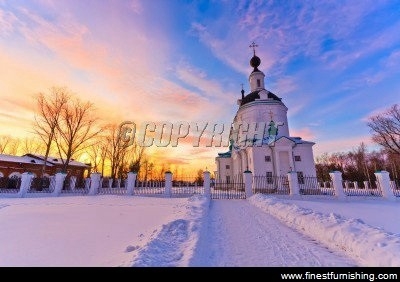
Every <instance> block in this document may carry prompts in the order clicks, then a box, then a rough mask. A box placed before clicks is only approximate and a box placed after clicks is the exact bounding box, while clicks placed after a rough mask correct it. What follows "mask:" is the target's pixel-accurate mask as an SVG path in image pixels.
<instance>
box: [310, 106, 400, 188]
mask: <svg viewBox="0 0 400 282" xmlns="http://www.w3.org/2000/svg"><path fill="white" fill-rule="evenodd" d="M367 126H368V127H369V128H370V130H371V133H372V140H373V141H374V142H375V143H377V144H379V145H380V146H381V149H380V150H377V151H372V152H368V151H367V149H366V146H365V144H364V143H361V144H360V145H359V146H358V147H357V148H355V149H353V150H352V151H350V152H341V153H333V154H323V155H322V156H320V157H318V158H317V159H316V169H317V177H318V178H319V179H321V180H324V181H327V180H328V179H329V172H330V171H332V170H339V171H341V172H342V173H343V178H344V179H347V180H352V181H364V180H368V181H375V175H374V172H375V171H378V170H386V171H388V172H389V173H390V175H391V177H392V179H399V178H400V106H399V105H397V104H396V105H393V106H392V107H390V108H389V109H388V110H386V111H385V112H383V113H380V114H377V115H374V116H371V117H370V118H369V120H368V123H367Z"/></svg>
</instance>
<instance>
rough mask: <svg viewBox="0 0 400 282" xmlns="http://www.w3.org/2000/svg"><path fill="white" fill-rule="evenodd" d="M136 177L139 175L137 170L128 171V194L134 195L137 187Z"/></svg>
mask: <svg viewBox="0 0 400 282" xmlns="http://www.w3.org/2000/svg"><path fill="white" fill-rule="evenodd" d="M136 177H137V174H136V172H129V173H128V179H127V181H126V193H127V194H128V195H133V192H134V189H135V183H136Z"/></svg>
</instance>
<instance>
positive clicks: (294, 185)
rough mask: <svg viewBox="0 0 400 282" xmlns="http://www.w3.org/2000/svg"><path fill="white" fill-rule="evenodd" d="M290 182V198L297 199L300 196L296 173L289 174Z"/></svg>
mask: <svg viewBox="0 0 400 282" xmlns="http://www.w3.org/2000/svg"><path fill="white" fill-rule="evenodd" d="M287 177H288V180H289V189H290V196H292V197H295V196H299V195H300V187H299V179H298V177H297V172H296V171H289V172H288V174H287Z"/></svg>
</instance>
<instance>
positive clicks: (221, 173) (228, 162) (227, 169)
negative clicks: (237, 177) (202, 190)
mask: <svg viewBox="0 0 400 282" xmlns="http://www.w3.org/2000/svg"><path fill="white" fill-rule="evenodd" d="M216 162H217V169H218V170H217V174H218V176H217V177H218V179H221V180H223V181H225V180H226V178H227V176H229V177H230V178H231V179H232V175H233V173H232V171H233V166H232V158H217V159H216Z"/></svg>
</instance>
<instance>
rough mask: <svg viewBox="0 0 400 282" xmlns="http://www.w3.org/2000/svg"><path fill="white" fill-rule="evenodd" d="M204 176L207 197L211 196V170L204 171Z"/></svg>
mask: <svg viewBox="0 0 400 282" xmlns="http://www.w3.org/2000/svg"><path fill="white" fill-rule="evenodd" d="M203 178H204V184H203V186H204V196H206V198H210V197H211V186H210V172H209V171H205V172H203Z"/></svg>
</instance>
